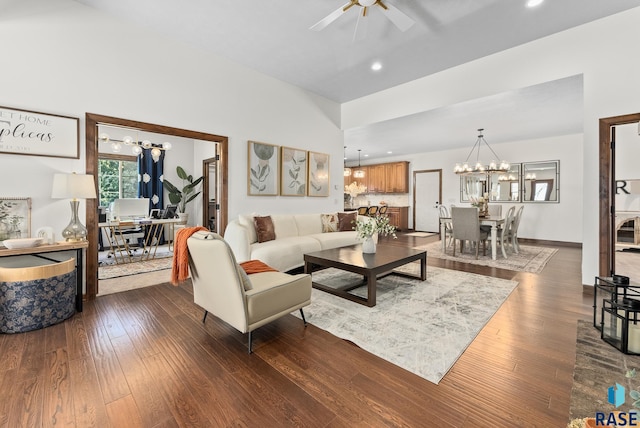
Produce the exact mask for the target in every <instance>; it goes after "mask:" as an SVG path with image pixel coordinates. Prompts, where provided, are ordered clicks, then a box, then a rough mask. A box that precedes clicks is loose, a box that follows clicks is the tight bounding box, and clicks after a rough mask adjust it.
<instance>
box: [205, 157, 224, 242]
mask: <svg viewBox="0 0 640 428" xmlns="http://www.w3.org/2000/svg"><path fill="white" fill-rule="evenodd" d="M219 159H220V155H219V154H218V147H217V145H216V155H215V157H212V158H209V159H205V160H203V161H202V176H203V177H204V179H203V180H202V193H203V196H204V199H203V205H202V225H203V226H204V227H207V228H208V229H209V230H210V231H212V232H216V233H218V231H219V230H220V228H219V227H218V219H219V217H220V216H219V214H218V211H219V210H220V204H219V203H218V182H219V180H218V160H219Z"/></svg>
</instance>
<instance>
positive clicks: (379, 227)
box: [356, 215, 397, 254]
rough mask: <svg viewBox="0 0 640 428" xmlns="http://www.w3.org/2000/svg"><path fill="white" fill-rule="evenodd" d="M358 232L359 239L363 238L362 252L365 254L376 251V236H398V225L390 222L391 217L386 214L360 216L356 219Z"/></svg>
mask: <svg viewBox="0 0 640 428" xmlns="http://www.w3.org/2000/svg"><path fill="white" fill-rule="evenodd" d="M356 233H357V236H358V239H362V252H363V253H365V254H373V253H375V252H376V242H375V240H374V236H376V235H382V236H387V235H391V236H393V238H394V239H395V238H397V236H396V227H395V226H393V225H392V224H390V223H389V217H387V216H386V215H381V216H376V217H368V218H359V219H358V220H356Z"/></svg>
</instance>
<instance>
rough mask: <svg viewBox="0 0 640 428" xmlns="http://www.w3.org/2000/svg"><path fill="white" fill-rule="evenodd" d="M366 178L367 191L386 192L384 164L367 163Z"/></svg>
mask: <svg viewBox="0 0 640 428" xmlns="http://www.w3.org/2000/svg"><path fill="white" fill-rule="evenodd" d="M367 172H368V174H367V175H368V179H367V183H368V184H367V193H385V192H386V168H385V164H380V165H369V168H368V171H367Z"/></svg>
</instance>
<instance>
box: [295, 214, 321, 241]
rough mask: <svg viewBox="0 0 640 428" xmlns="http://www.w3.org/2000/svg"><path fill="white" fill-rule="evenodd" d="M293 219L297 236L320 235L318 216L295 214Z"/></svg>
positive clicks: (319, 219)
mask: <svg viewBox="0 0 640 428" xmlns="http://www.w3.org/2000/svg"><path fill="white" fill-rule="evenodd" d="M294 218H295V220H296V225H297V226H298V236H305V235H313V234H314V233H322V220H321V218H320V214H296V215H294Z"/></svg>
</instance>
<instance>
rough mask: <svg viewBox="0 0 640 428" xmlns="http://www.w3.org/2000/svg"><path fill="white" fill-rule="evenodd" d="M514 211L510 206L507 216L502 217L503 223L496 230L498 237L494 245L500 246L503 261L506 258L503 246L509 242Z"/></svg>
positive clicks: (514, 208)
mask: <svg viewBox="0 0 640 428" xmlns="http://www.w3.org/2000/svg"><path fill="white" fill-rule="evenodd" d="M515 210H516V207H515V206H512V207H510V208H509V209H508V210H507V214H506V215H505V216H504V223H503V224H502V226H501V227H500V228H499V229H498V236H497V241H496V243H498V244H500V249H501V250H502V255H503V256H504V258H505V259H506V258H507V249H506V247H505V246H506V245H508V244H509V243H510V242H511V230H512V227H513V219H514V215H515V214H514V213H515ZM488 239H489V240H491V237H489V238H488ZM512 246H513V245H512ZM514 251H515V250H514Z"/></svg>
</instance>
